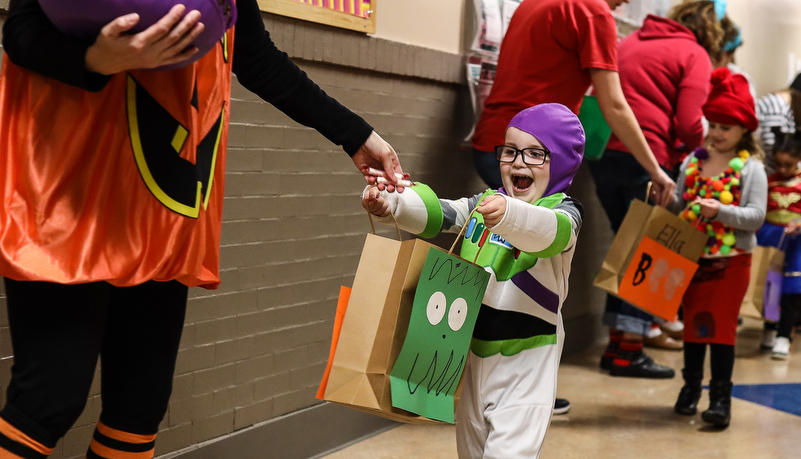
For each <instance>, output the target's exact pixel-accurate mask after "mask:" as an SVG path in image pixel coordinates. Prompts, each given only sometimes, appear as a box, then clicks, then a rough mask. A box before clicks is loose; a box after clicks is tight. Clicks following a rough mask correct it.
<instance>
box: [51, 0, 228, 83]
mask: <svg viewBox="0 0 801 459" xmlns="http://www.w3.org/2000/svg"><path fill="white" fill-rule="evenodd" d="M39 4H40V5H41V6H42V9H43V10H44V12H45V14H46V15H47V17H48V18H49V19H50V20H51V21H52V22H53V24H54V25H55V26H56V28H58V29H59V30H60V31H62V32H64V33H65V34H67V35H72V36H75V37H82V38H94V37H96V36H97V34H98V33H100V30H101V29H102V28H103V27H104V26H105V25H106V24H108V23H110V22H111V21H113V20H114V19H116V18H118V17H120V16H124V15H126V14H130V13H137V14H139V23H137V24H136V26H135V27H134V28H133V29H131V32H132V33H137V32H141V31H143V30H145V29H146V28H148V27H150V26H151V25H153V24H154V23H156V22H157V21H158V20H159V19H161V18H162V17H164V16H165V15H166V14H167V13H168V12H169V11H170V9H171V8H172V7H173V6H175V5H179V4H182V5H184V6H185V7H186V11H187V12H189V11H192V10H197V11H199V12H200V22H202V23H203V25H204V26H205V28H204V30H203V32H202V33H201V34H200V36H199V37H197V38H196V39H195V41H193V42H192V44H191V45H190V46H196V47H197V48H198V52H197V53H196V54H195V55H194V56H192V57H191V58H190V59H188V60H186V61H183V62H180V63H178V64H173V65H169V66H164V67H159V68H158V69H154V70H170V69H175V68H180V67H184V66H187V65H189V64H191V63H192V62H194V61H196V60H198V59H200V58H202V57H203V56H205V55H206V53H208V52H209V51H210V50H211V49H212V48H214V46H216V44H217V43H218V42H219V41H220V39H221V38H222V37H223V35H224V34H225V32H226V31H227V30H228V29H230V28H231V27H233V25H234V23H235V22H236V5H235V4H234V1H233V0H80V1H75V0H39Z"/></svg>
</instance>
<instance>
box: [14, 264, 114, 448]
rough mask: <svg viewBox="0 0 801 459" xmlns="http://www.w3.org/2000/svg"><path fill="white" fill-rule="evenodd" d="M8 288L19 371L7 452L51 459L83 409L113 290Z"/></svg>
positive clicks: (100, 285) (98, 285)
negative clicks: (60, 440)
mask: <svg viewBox="0 0 801 459" xmlns="http://www.w3.org/2000/svg"><path fill="white" fill-rule="evenodd" d="M5 286H6V296H7V306H8V320H9V327H10V331H11V344H12V347H13V352H14V366H13V367H12V369H11V382H10V383H9V386H8V397H7V401H6V405H5V407H4V408H3V410H2V412H0V417H2V421H5V423H7V424H8V425H6V426H4V427H5V428H4V429H3V434H2V435H0V450H3V449H5V450H8V451H11V452H14V453H15V454H17V455H18V456H21V457H25V458H27V457H36V456H35V455H34V454H33V453H34V452H35V453H38V454H49V453H48V452H47V450H48V449H52V448H53V447H54V446H55V444H56V442H57V441H58V440H59V439H60V438H61V437H62V436H63V435H64V434H65V433H66V432H67V431H68V430H69V428H70V427H71V426H72V424H73V423H74V422H75V420H76V419H77V418H78V416H80V414H81V412H82V411H83V409H84V406H85V404H86V399H87V396H88V394H89V389H90V387H91V384H92V379H93V377H94V373H95V368H96V366H97V357H98V354H99V352H100V347H101V343H102V337H103V330H104V327H105V323H106V314H107V305H108V300H109V294H110V290H111V286H110V285H109V284H106V283H93V284H81V285H61V284H52V283H47V282H19V281H13V280H10V279H6V280H5ZM12 438H13V440H12ZM30 440H32V442H31V441H30Z"/></svg>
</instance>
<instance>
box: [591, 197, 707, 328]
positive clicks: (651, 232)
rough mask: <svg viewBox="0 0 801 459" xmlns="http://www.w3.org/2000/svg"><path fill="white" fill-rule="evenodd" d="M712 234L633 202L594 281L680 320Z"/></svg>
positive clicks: (658, 209)
mask: <svg viewBox="0 0 801 459" xmlns="http://www.w3.org/2000/svg"><path fill="white" fill-rule="evenodd" d="M706 241H707V236H706V235H705V234H704V233H702V232H701V231H699V230H698V229H696V228H694V227H693V226H692V225H690V224H688V223H687V222H685V221H684V220H682V219H680V218H679V217H677V216H675V215H673V214H672V213H670V212H668V211H667V210H665V209H663V208H662V207H659V206H651V205H649V204H646V203H645V202H643V201H640V200H636V199H635V200H634V201H633V202H632V203H631V207H630V208H629V211H628V213H627V214H626V217H625V218H624V219H623V223H622V224H621V225H620V230H619V231H618V232H617V234H616V235H615V238H614V240H613V241H612V245H611V247H610V248H609V253H607V255H606V259H604V262H603V265H602V266H601V270H600V271H599V272H598V275H597V276H596V277H595V280H594V281H593V285H595V286H596V287H599V288H601V289H603V290H605V291H607V292H608V293H611V294H612V295H615V296H617V297H619V298H621V299H623V300H625V301H627V302H628V303H630V304H632V305H634V306H636V307H638V308H640V309H642V310H644V311H646V312H648V313H650V314H653V315H656V316H658V317H661V318H663V319H665V320H668V321H670V320H674V319H675V318H676V314H677V312H678V310H679V306H680V304H681V298H682V296H683V295H684V292H685V291H686V290H687V287H688V286H689V285H690V281H691V280H692V277H693V275H694V274H695V270H696V269H697V268H698V264H697V263H696V262H697V261H698V259H699V258H700V257H701V255H702V254H703V251H704V246H705V245H706Z"/></svg>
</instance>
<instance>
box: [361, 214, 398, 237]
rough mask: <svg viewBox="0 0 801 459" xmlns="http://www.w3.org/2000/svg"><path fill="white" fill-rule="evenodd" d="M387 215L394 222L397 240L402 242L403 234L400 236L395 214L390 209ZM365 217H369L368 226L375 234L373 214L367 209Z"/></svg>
mask: <svg viewBox="0 0 801 459" xmlns="http://www.w3.org/2000/svg"><path fill="white" fill-rule="evenodd" d="M389 216H390V217H392V222H393V223H395V230H396V231H397V232H398V241H400V242H403V236H401V231H400V226H398V220H397V219H395V214H393V213H392V211H390V212H389ZM367 218H369V219H370V228H372V229H373V234H376V233H375V223H373V214H371V213H370V212H369V211H368V212H367Z"/></svg>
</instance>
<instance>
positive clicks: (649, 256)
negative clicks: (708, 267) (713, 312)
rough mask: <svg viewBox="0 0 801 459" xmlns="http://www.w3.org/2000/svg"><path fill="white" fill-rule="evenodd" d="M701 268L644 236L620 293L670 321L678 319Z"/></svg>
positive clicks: (624, 277)
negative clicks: (691, 281) (684, 300)
mask: <svg viewBox="0 0 801 459" xmlns="http://www.w3.org/2000/svg"><path fill="white" fill-rule="evenodd" d="M696 269H698V264H697V263H694V262H692V261H690V260H688V259H686V258H684V257H682V256H681V255H679V254H678V253H676V252H673V251H672V250H670V249H668V248H667V247H665V246H663V245H660V244H658V243H657V242H656V241H654V240H653V239H651V238H650V237H648V236H645V237H643V238H642V242H640V245H639V246H637V250H636V251H635V252H634V256H633V257H632V259H631V263H630V264H629V267H628V269H627V270H626V274H624V275H623V280H622V281H621V282H620V287H619V288H618V291H617V293H618V296H620V297H621V298H624V299H626V300H627V301H628V302H630V303H632V304H634V305H644V306H640V307H641V308H643V309H646V310H647V311H648V312H650V313H651V314H653V315H655V316H659V317H661V318H663V319H665V320H667V321H671V320H674V319H675V318H676V313H677V312H678V310H679V306H680V305H681V298H682V296H684V292H685V291H686V290H687V287H688V286H689V285H690V280H692V278H693V274H695V270H696Z"/></svg>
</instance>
